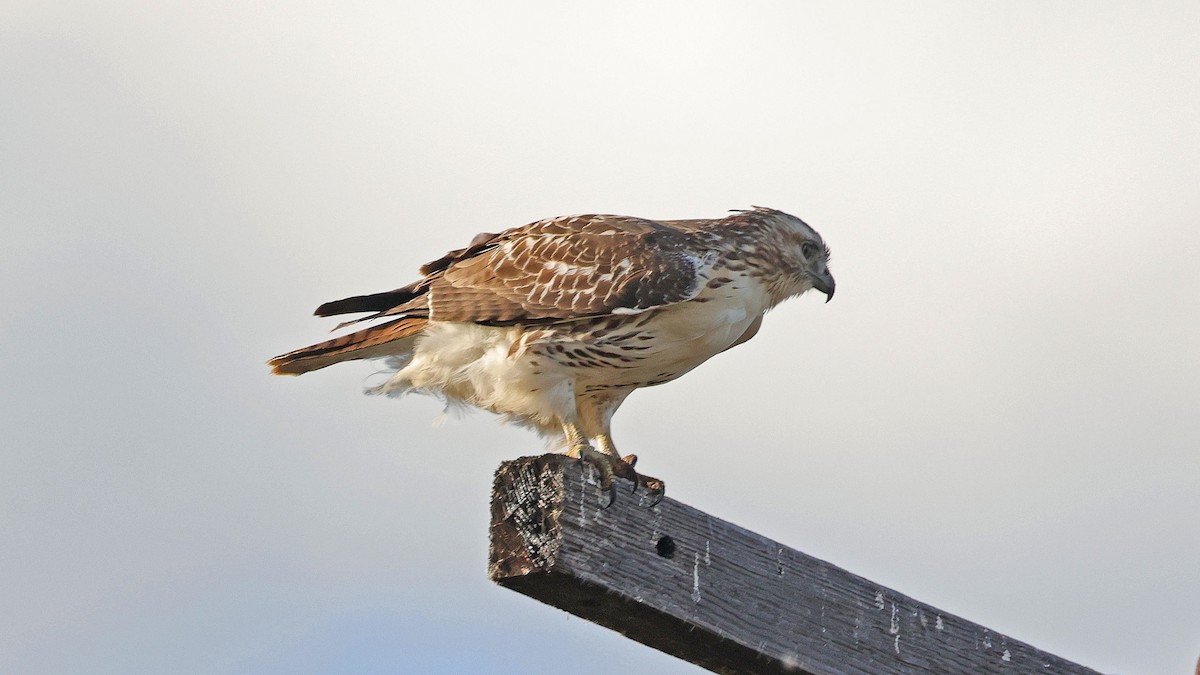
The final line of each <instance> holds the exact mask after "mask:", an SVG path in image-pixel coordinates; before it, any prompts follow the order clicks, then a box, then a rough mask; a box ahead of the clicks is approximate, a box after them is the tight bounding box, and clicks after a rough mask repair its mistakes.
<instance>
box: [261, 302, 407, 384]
mask: <svg viewBox="0 0 1200 675" xmlns="http://www.w3.org/2000/svg"><path fill="white" fill-rule="evenodd" d="M427 323H429V321H428V319H424V318H421V317H411V316H405V317H401V318H399V319H396V320H394V321H389V322H387V323H382V324H379V325H378V326H371V327H370V328H364V329H363V330H360V331H355V332H353V333H350V334H348V335H343V336H341V337H336V338H334V339H332V340H326V341H325V342H320V343H317V344H315V345H310V346H308V347H302V348H300V349H297V350H295V351H291V352H288V353H287V354H283V355H280V356H276V357H275V358H273V359H271V360H270V361H267V365H269V366H271V367H272V368H271V372H272V373H274V374H276V375H302V374H304V373H307V372H309V371H313V370H318V369H320V368H324V367H325V366H331V365H333V364H335V363H340V362H342V361H352V360H354V359H369V358H375V357H378V356H388V355H392V354H396V353H398V352H403V351H405V349H404V348H403V347H402V346H401V345H397V344H394V343H396V342H397V341H398V340H404V339H405V338H413V337H416V336H417V335H418V334H419V333H420V332H421V331H422V330H424V329H425V324H427Z"/></svg>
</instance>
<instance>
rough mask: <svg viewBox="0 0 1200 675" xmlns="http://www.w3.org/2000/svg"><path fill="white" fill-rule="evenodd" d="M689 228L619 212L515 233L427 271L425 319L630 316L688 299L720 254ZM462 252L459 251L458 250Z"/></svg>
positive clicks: (495, 320)
mask: <svg viewBox="0 0 1200 675" xmlns="http://www.w3.org/2000/svg"><path fill="white" fill-rule="evenodd" d="M693 242H694V240H693V239H692V238H691V237H690V236H689V234H688V233H687V232H686V231H683V230H681V229H679V228H675V227H671V226H669V225H666V224H663V223H657V222H654V221H650V220H643V219H639V218H628V217H623V216H598V215H593V216H573V217H564V218H555V219H551V220H543V221H539V222H537V223H533V224H530V225H526V226H525V227H520V228H516V229H514V230H509V231H507V232H504V233H501V234H499V235H496V236H493V237H491V238H489V239H486V240H484V241H478V240H477V242H475V245H474V246H472V247H471V248H469V249H466V250H464V251H463V254H462V255H461V257H456V259H452V260H451V261H447V259H445V258H443V259H441V260H439V261H436V262H435V263H431V265H430V266H427V270H430V268H431V267H432V269H431V270H430V271H434V272H435V274H436V272H437V271H438V270H439V268H440V269H441V270H444V272H442V273H441V274H440V276H435V277H434V278H430V279H428V280H429V290H428V295H427V297H426V300H427V303H428V304H427V306H428V308H429V312H430V314H429V318H431V319H434V320H440V321H472V322H476V323H488V324H505V323H519V322H523V321H548V320H562V319H571V318H577V317H582V316H595V315H598V314H608V313H616V314H622V313H625V314H633V313H637V312H641V311H645V310H648V309H652V308H654V307H661V306H663V305H669V304H672V303H676V302H682V301H685V300H690V299H691V298H694V297H696V295H697V294H698V293H699V292H700V290H701V289H702V288H703V286H704V283H705V282H706V281H707V273H708V267H709V265H710V264H711V262H712V259H713V257H714V256H712V255H706V254H705V253H704V252H697V251H694V250H692V249H693V248H695V246H694V243H693ZM455 253H459V252H455Z"/></svg>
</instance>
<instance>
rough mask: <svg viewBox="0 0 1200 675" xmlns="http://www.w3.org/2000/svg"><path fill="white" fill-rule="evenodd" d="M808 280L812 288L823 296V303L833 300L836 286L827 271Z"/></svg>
mask: <svg viewBox="0 0 1200 675" xmlns="http://www.w3.org/2000/svg"><path fill="white" fill-rule="evenodd" d="M810 278H811V279H812V286H813V288H815V289H817V290H818V291H821V292H822V293H824V294H825V302H829V301H830V300H832V299H833V291H834V289H835V288H837V284H836V283H834V281H833V275H832V274H830V273H829V270H825V273H824V274H821V275H816V274H814V275H812V276H811V277H810Z"/></svg>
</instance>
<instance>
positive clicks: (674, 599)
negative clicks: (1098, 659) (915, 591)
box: [488, 454, 1096, 675]
mask: <svg viewBox="0 0 1200 675" xmlns="http://www.w3.org/2000/svg"><path fill="white" fill-rule="evenodd" d="M621 487H622V492H620V493H619V494H618V497H617V502H616V503H615V504H614V505H613V506H612V507H611V508H609V509H602V508H600V507H601V502H602V500H603V498H602V496H601V494H600V489H599V486H598V485H597V483H596V477H595V471H594V469H593V468H592V467H591V466H590V465H587V464H581V463H580V462H578V461H576V460H573V459H570V458H567V457H564V456H563V455H554V454H551V455H543V456H540V457H524V458H521V459H518V460H513V461H511V462H505V463H504V464H502V465H501V466H500V468H499V469H498V470H497V472H496V481H495V487H494V491H493V494H492V526H491V562H490V565H489V570H488V573H489V576H490V577H491V579H492V580H493V581H495V582H496V583H498V584H500V585H501V586H505V587H507V588H511V589H513V590H515V591H517V592H518V593H523V594H525V595H528V596H530V597H532V598H534V599H537V600H540V601H542V602H544V603H546V604H549V605H553V606H555V607H558V608H560V609H564V610H566V611H568V612H570V613H572V614H574V615H576V616H579V617H582V618H584V619H587V620H589V621H593V622H595V623H598V624H600V625H602V626H606V627H608V628H611V629H613V630H615V631H617V632H619V633H622V634H623V635H625V636H626V637H628V638H630V639H633V640H637V641H638V642H641V643H643V644H646V645H649V646H651V647H654V648H655V649H659V650H661V651H664V652H666V653H668V654H672V655H674V656H677V657H679V658H681V659H684V660H685V661H690V662H691V663H694V664H696V665H699V666H702V667H704V668H707V669H709V670H712V671H714V672H718V673H810V674H813V675H816V674H825V673H871V674H876V673H922V672H944V673H1000V672H1004V673H1014V672H1028V673H1033V672H1037V673H1095V672H1096V671H1094V670H1091V669H1090V668H1085V667H1083V666H1080V665H1078V664H1075V663H1071V662H1070V661H1067V660H1065V659H1062V658H1059V657H1057V656H1054V655H1053V654H1047V653H1046V652H1043V651H1040V650H1038V649H1036V648H1034V647H1031V646H1030V645H1028V644H1026V643H1024V642H1021V641H1019V640H1014V639H1013V638H1010V637H1008V636H1006V635H1003V634H1001V633H998V632H996V631H993V630H990V629H988V628H985V627H983V626H980V625H979V624H976V623H972V622H970V621H967V620H966V619H962V618H959V617H957V616H955V615H953V614H950V613H948V612H944V611H942V610H940V609H937V608H936V607H931V606H929V605H927V604H925V603H923V602H919V601H917V600H914V599H913V598H910V597H908V596H907V595H904V594H902V593H897V592H896V591H893V590H891V589H890V588H885V587H883V586H880V585H879V584H876V583H874V582H872V581H870V580H868V579H864V578H862V577H860V576H857V575H854V574H851V573H850V572H847V571H846V570H843V569H841V568H839V567H836V566H834V565H831V564H829V563H827V562H824V561H822V560H818V559H816V558H813V557H812V556H809V555H805V554H804V553H801V552H799V551H796V550H793V549H791V548H788V547H787V546H784V545H782V544H779V543H777V542H774V541H771V540H770V539H767V538H766V537H763V536H760V535H757V534H755V533H753V532H750V531H748V530H745V529H743V528H741V527H738V526H737V525H734V524H732V523H728V522H726V521H723V520H721V519H719V518H714V517H713V516H710V515H708V514H706V513H703V512H701V511H698V510H696V509H694V508H692V507H690V506H688V505H686V504H681V503H679V502H677V501H675V500H673V499H670V498H667V499H664V500H663V501H662V503H660V504H659V505H657V506H654V507H648V506H647V497H646V496H645V495H638V496H633V495H630V494H629V492H628V491H629V489H631V488H632V485H631V484H630V483H628V482H624V481H623V482H622V483H621Z"/></svg>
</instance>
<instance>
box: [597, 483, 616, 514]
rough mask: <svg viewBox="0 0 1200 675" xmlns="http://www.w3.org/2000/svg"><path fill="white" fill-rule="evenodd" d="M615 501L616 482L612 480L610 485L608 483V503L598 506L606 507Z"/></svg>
mask: <svg viewBox="0 0 1200 675" xmlns="http://www.w3.org/2000/svg"><path fill="white" fill-rule="evenodd" d="M616 501H617V482H616V481H613V483H612V485H610V486H609V487H608V503H607V504H605V505H604V506H602V507H600V508H602V509H607V508H608V507H610V506H612V505H613V504H615V503H616Z"/></svg>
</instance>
